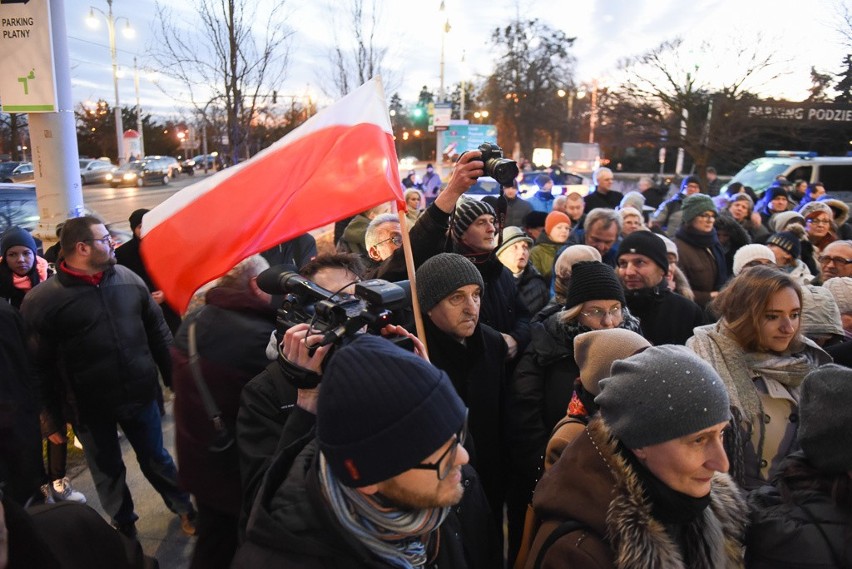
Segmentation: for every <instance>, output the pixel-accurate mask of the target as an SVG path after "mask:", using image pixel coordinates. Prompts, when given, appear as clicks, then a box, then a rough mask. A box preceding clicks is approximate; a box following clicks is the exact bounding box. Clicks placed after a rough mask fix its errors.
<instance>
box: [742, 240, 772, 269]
mask: <svg viewBox="0 0 852 569" xmlns="http://www.w3.org/2000/svg"><path fill="white" fill-rule="evenodd" d="M758 259H765V260H767V261H769V262H770V263H772V264H773V265H774V264H775V254H774V253H773V252H772V249H770V248H769V247H767V246H766V245H760V244H759V243H752V244H750V245H743V246H742V247H740V248H739V249H737V252H736V253H735V254H734V275H738V274H740V271H742V270H743V267H745V266H746V265H748V264H749V263H751V262H752V261H756V260H758Z"/></svg>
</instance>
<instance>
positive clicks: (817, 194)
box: [811, 186, 825, 200]
mask: <svg viewBox="0 0 852 569" xmlns="http://www.w3.org/2000/svg"><path fill="white" fill-rule="evenodd" d="M824 195H825V188H824V187H822V186H814V189H813V190H811V198H813V199H815V200H818V199H819V198H821V197H822V196H824Z"/></svg>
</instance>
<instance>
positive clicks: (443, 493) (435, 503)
mask: <svg viewBox="0 0 852 569" xmlns="http://www.w3.org/2000/svg"><path fill="white" fill-rule="evenodd" d="M453 447H454V448H453ZM468 460H470V456H469V455H468V453H467V451H466V450H465V448H464V447H463V446H461V445H457V444H456V436H455V435H453V438H451V439H450V440H449V441H447V442H446V443H445V444H444V445H442V446H441V448H439V449H438V450H436V451H435V452H433V453H432V454H430V455H429V456H428V457H426V459H425V460H423V464H436V463H438V462H439V461H440V463H441V464H440V466H441V467H443V466H444V463H446V462H447V461H451V462H452V467H451V470H450V473H449V475H447V477H446V478H444V479H443V480H438V476H437V473H436V472H435V471H434V470H419V469H411V470H406V471H405V472H403V473H402V474H398V475H397V476H394V477H393V478H391V479H389V480H385V481H383V482H380V483H378V484H376V485H375V486H374V487H373V488H374V489H375V491H376V492H377V493H379V494H381V495H382V496H384V497H385V498H387V499H389V500H390V501H391V502H393V503H394V504H395V505H396V506H398V507H400V508H403V509H406V510H426V509H429V508H446V507H449V506H454V505H456V504H458V503H459V502H460V501H461V499H462V496H463V495H464V486H463V485H462V474H461V467H462V466H463V465H465V464H467V463H468ZM368 493H372V492H368Z"/></svg>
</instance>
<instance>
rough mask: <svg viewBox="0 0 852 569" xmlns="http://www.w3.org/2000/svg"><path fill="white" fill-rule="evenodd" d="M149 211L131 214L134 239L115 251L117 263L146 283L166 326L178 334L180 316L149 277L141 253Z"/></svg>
mask: <svg viewBox="0 0 852 569" xmlns="http://www.w3.org/2000/svg"><path fill="white" fill-rule="evenodd" d="M148 211H150V210H147V209H137V210H134V211H133V213H131V214H130V219H129V220H128V221H130V231H132V232H133V239H131V240H130V241H128V242H127V243H124V244H123V245H122V246H121V247H118V248H117V249H116V250H115V261H116V262H117V263H118V264H119V265H124V266H125V267H127V268H128V269H130V270H131V271H133V272H134V273H136V274H137V275H139V277H140V278H141V279H142V280H143V281H145V286H147V287H148V290H149V291H151V296H153V297H154V302H156V303H157V304H158V305H160V309H161V310H162V311H163V318H165V320H166V325H167V326H168V327H169V330H171V332H172V334H176V333H177V329H178V327H179V326H180V315H179V314H178V313H177V312H175V311H174V310H172V308H171V306H169V305H168V304H167V303H166V302H165V300H166V297H165V296H164V295H163V291H161V290H159V289H158V288H157V285H155V284H154V281H153V280H151V277H150V275H148V269H147V268H145V263H144V262H143V261H142V254H141V253H140V252H139V247H140V245H142V218H143V217H144V216H145V214H146V213H148Z"/></svg>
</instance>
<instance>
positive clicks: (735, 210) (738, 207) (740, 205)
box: [728, 200, 748, 221]
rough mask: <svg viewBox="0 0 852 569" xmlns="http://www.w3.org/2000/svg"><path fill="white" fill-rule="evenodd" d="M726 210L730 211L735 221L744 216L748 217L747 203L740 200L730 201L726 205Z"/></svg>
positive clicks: (742, 218)
mask: <svg viewBox="0 0 852 569" xmlns="http://www.w3.org/2000/svg"><path fill="white" fill-rule="evenodd" d="M728 211H729V212H731V216H732V217H733V218H734V219H736V220H737V221H743V220H745V218H746V217H748V204H747V203H746V202H744V201H741V200H738V201H735V202H732V203H731V204H730V205H729V206H728Z"/></svg>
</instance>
